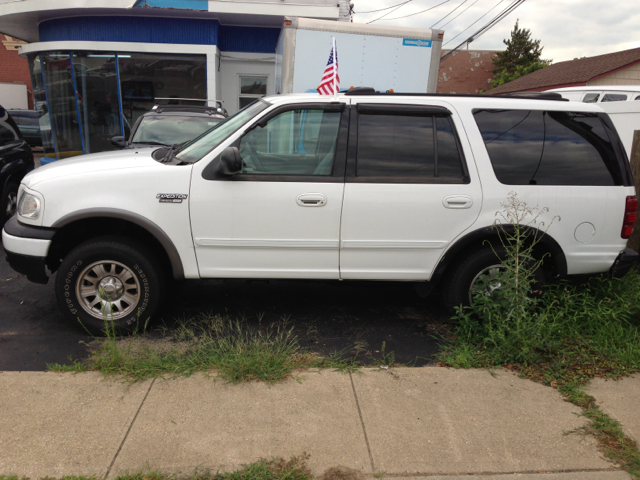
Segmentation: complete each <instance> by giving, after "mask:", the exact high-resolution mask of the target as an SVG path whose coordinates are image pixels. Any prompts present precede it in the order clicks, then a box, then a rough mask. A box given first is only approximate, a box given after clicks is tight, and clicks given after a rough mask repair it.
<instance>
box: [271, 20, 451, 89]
mask: <svg viewBox="0 0 640 480" xmlns="http://www.w3.org/2000/svg"><path fill="white" fill-rule="evenodd" d="M443 36H444V32H443V31H442V30H427V29H421V28H405V27H388V26H379V25H367V24H363V23H349V22H333V21H329V20H314V19H310V18H294V17H285V20H284V25H283V28H282V31H281V33H280V38H279V39H278V47H277V49H276V75H275V78H276V81H275V93H276V94H279V93H305V92H314V91H316V90H317V88H318V85H320V80H321V79H322V75H323V73H324V69H325V67H326V65H327V61H328V60H329V54H330V53H331V48H332V37H335V39H336V48H337V50H338V69H339V70H338V73H339V75H340V89H341V90H344V89H348V88H349V87H373V88H375V89H376V90H381V91H386V90H389V89H393V90H394V91H396V92H416V93H435V91H436V87H437V83H438V68H439V66H440V51H441V49H442V38H443Z"/></svg>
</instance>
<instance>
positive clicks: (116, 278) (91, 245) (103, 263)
mask: <svg viewBox="0 0 640 480" xmlns="http://www.w3.org/2000/svg"><path fill="white" fill-rule="evenodd" d="M156 265H160V263H159V262H158V261H157V259H156V258H155V257H154V256H153V255H152V254H151V253H149V252H148V251H146V250H145V249H144V247H143V246H142V245H141V244H139V243H137V242H135V241H132V240H129V239H127V238H122V237H100V238H97V239H93V240H89V241H87V242H85V243H82V244H80V245H79V246H77V247H76V248H74V249H73V250H72V251H71V252H70V253H69V254H68V255H67V256H66V257H65V259H64V260H63V261H62V264H61V265H60V268H59V270H58V273H57V276H56V284H55V289H56V297H57V300H58V304H59V305H60V308H61V309H62V311H63V312H64V314H65V316H66V317H67V318H68V319H69V320H70V321H72V322H74V323H76V324H77V325H78V323H79V324H80V325H78V326H81V327H83V328H84V329H86V330H88V331H89V332H90V333H91V334H92V335H105V334H106V333H107V332H108V331H113V332H114V333H116V334H123V333H128V332H132V331H135V330H137V329H141V328H143V327H144V326H145V325H147V324H148V323H149V320H151V319H153V316H154V314H155V313H156V311H157V310H158V307H159V306H160V302H161V299H162V295H163V290H164V278H163V277H164V276H163V275H162V271H161V270H159V269H158V268H157V267H156Z"/></svg>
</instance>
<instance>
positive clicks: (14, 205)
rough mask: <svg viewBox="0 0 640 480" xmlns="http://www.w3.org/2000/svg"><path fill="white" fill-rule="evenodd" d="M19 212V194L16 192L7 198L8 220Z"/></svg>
mask: <svg viewBox="0 0 640 480" xmlns="http://www.w3.org/2000/svg"><path fill="white" fill-rule="evenodd" d="M17 210H18V194H17V193H15V192H11V193H9V196H8V197H7V209H6V212H5V214H6V218H11V217H13V216H14V215H15V213H16V211H17Z"/></svg>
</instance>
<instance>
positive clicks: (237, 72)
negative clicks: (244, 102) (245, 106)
mask: <svg viewBox="0 0 640 480" xmlns="http://www.w3.org/2000/svg"><path fill="white" fill-rule="evenodd" d="M275 59H276V57H275V55H274V54H273V55H272V54H265V53H238V52H221V65H220V74H221V75H220V82H219V83H220V98H221V99H222V100H223V101H224V103H223V106H224V108H226V109H227V111H228V112H229V115H233V114H234V113H236V112H237V111H238V102H239V98H240V77H241V76H244V75H259V76H264V77H267V94H271V93H272V92H273V89H274V76H275V69H276V64H275Z"/></svg>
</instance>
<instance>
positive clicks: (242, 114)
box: [176, 100, 271, 163]
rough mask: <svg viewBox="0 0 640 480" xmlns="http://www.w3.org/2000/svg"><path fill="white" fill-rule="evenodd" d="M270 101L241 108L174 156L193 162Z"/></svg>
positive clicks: (268, 105) (268, 104) (266, 106)
mask: <svg viewBox="0 0 640 480" xmlns="http://www.w3.org/2000/svg"><path fill="white" fill-rule="evenodd" d="M270 106H271V104H270V103H267V102H265V101H263V100H262V101H259V102H256V103H254V104H252V105H250V106H249V107H247V108H243V109H242V110H240V111H239V112H238V113H236V114H235V115H232V116H230V117H229V118H227V119H226V120H225V121H223V122H220V123H219V124H218V125H216V126H215V127H213V128H212V129H211V130H209V131H208V132H205V133H204V134H202V135H200V136H199V137H198V138H195V139H194V140H192V141H191V142H189V143H188V144H187V145H185V146H184V147H182V149H181V150H180V151H179V152H178V153H177V154H176V157H177V158H178V159H180V160H181V161H183V162H187V163H193V162H197V161H198V160H200V159H201V158H202V157H204V156H205V155H206V154H207V153H209V152H210V151H211V150H213V149H214V148H216V147H217V146H218V145H220V144H221V143H222V142H223V141H225V140H226V139H227V138H229V136H230V135H232V134H233V133H234V132H235V131H237V130H238V129H239V128H240V127H242V126H243V125H244V124H246V123H247V122H249V121H250V120H251V119H252V118H254V117H255V116H256V115H258V114H259V113H260V112H262V111H263V110H265V109H266V108H269V107H270Z"/></svg>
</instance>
